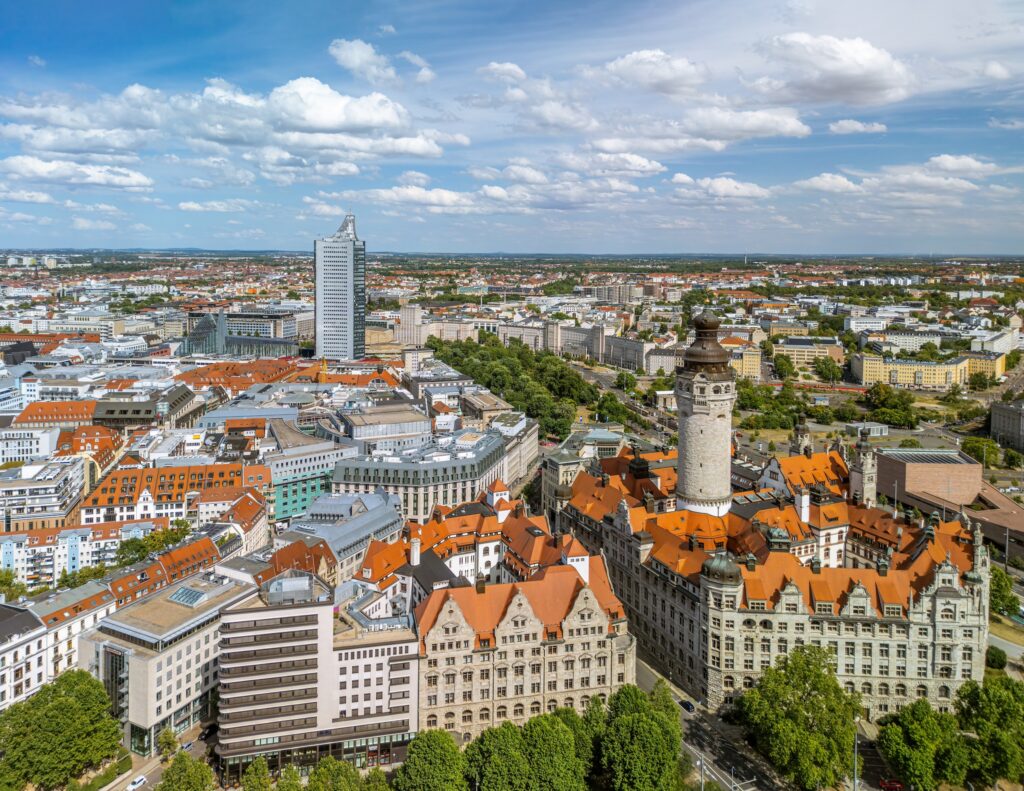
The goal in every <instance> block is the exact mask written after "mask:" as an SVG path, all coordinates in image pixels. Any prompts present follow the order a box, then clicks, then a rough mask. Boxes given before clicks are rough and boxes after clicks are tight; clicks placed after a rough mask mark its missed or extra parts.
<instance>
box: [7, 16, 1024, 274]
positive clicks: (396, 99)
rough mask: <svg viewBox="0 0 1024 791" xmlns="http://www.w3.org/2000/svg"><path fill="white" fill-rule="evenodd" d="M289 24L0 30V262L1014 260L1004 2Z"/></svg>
mask: <svg viewBox="0 0 1024 791" xmlns="http://www.w3.org/2000/svg"><path fill="white" fill-rule="evenodd" d="M304 11H305V13H303V14H302V15H295V14H294V12H291V13H289V11H288V10H285V9H281V8H275V7H273V6H271V5H269V4H257V5H256V6H255V7H249V9H248V10H247V11H246V12H239V11H237V10H235V9H233V8H231V7H230V6H228V5H227V4H218V3H213V4H209V3H203V4H192V3H190V4H181V3H179V4H175V5H173V6H171V7H168V8H159V9H157V8H136V7H134V6H131V5H128V4H121V3H112V4H109V5H106V6H104V7H103V8H102V9H90V10H89V11H88V12H84V11H82V10H81V9H78V8H76V7H75V6H73V5H71V4H68V5H67V6H65V7H64V9H63V11H61V12H60V13H53V10H52V8H48V9H45V10H43V9H39V8H33V7H21V8H8V9H5V10H4V11H2V12H0V27H2V28H3V29H5V30H9V31H18V36H17V38H16V39H15V38H14V37H13V36H10V35H9V36H8V37H7V40H6V41H5V47H4V52H3V55H2V56H0V63H2V64H3V74H2V76H0V233H2V234H3V236H4V238H5V239H6V243H7V244H8V245H9V246H11V247H24V248H68V247H75V248H94V247H104V248H135V247H141V248H171V247H202V248H208V249H218V248H220V249H286V250H296V249H300V250H301V249H308V246H309V240H310V239H312V238H318V237H322V236H323V235H324V234H325V233H327V232H329V231H330V229H332V228H334V227H337V224H338V223H339V222H340V221H341V220H342V218H343V217H344V216H345V214H347V213H349V212H353V213H355V214H357V215H358V216H359V218H360V226H361V230H362V233H363V235H364V236H365V237H366V238H368V239H371V240H372V243H371V248H372V249H373V250H393V251H417V250H419V251H424V250H436V251H447V252H496V251H504V252H508V253H520V252H521V253H544V252H547V253H573V252H579V253H608V254H616V253H634V254H643V253H650V254H655V253H660V254H672V253H701V252H703V253H737V252H742V251H743V250H753V251H759V252H764V253H776V252H778V253H783V252H784V253H792V254H801V253H803V254H810V253H819V254H829V253H840V252H844V253H857V252H860V253H869V254H870V253H893V254H914V253H918V254H928V253H930V252H936V251H943V252H949V253H954V252H955V253H964V254H968V253H978V254H986V253H988V254H1014V253H1019V252H1020V250H1021V248H1022V244H1021V243H1022V241H1024V231H1022V230H1021V228H1020V223H1019V216H1020V215H1021V211H1022V208H1024V206H1022V199H1021V188H1022V187H1024V177H1022V174H1024V159H1022V157H1021V153H1020V152H1021V150H1022V147H1021V145H1020V144H1021V134H1022V132H1024V106H1022V96H1021V93H1020V90H1019V86H1020V75H1021V74H1022V73H1024V55H1022V53H1024V47H1021V43H1022V42H1024V19H1022V16H1021V13H1020V11H1019V9H1016V8H1014V7H1013V5H1012V4H1010V3H998V2H987V3H982V4H980V5H975V6H972V7H970V8H967V7H963V6H961V5H958V4H956V3H952V2H949V3H945V4H940V5H936V4H927V5H926V4H923V3H913V4H907V5H904V6H900V7H898V8H893V7H891V6H888V5H882V4H881V3H875V4H869V5H868V6H867V7H865V6H863V5H861V6H858V7H857V8H846V7H835V5H834V4H832V5H827V6H826V5H825V4H821V3H816V2H813V0H790V2H783V3H771V4H753V3H745V2H732V3H728V4H718V5H712V4H706V3H701V2H690V3H686V4H682V5H672V4H667V3H663V2H643V3H637V4H633V5H631V6H630V8H628V9H623V8H621V7H620V6H618V5H614V6H613V5H612V4H610V3H598V4H588V6H587V8H586V9H582V8H581V7H579V6H574V7H572V8H567V7H559V8H544V7H541V6H539V5H533V4H517V5H512V4H508V5H502V6H497V7H489V8H488V9H481V8H478V7H476V6H474V5H471V4H467V3H462V2H452V3H449V4H446V5H445V6H444V7H434V8H431V9H424V8H421V7H419V6H417V5H415V4H407V3H402V2H395V3H386V4H384V3H374V4H370V5H367V6H366V7H357V6H354V5H353V6H351V7H345V6H341V7H338V6H337V5H332V4H328V3H319V2H311V3H306V4H304ZM311 19H316V20H317V23H316V24H310V20H311Z"/></svg>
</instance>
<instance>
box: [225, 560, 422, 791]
mask: <svg viewBox="0 0 1024 791" xmlns="http://www.w3.org/2000/svg"><path fill="white" fill-rule="evenodd" d="M378 595H379V594H376V593H375V592H373V591H368V592H367V591H366V590H365V589H364V588H362V587H360V586H358V585H350V586H349V587H347V588H345V589H344V590H343V591H341V592H340V593H339V597H338V598H339V600H340V601H341V603H340V604H339V605H338V606H337V608H336V605H335V590H334V589H333V588H332V587H331V586H329V585H327V584H326V583H325V582H324V581H323V580H321V579H319V578H318V577H316V576H314V575H312V574H309V573H306V572H301V571H288V572H284V573H282V574H280V575H278V576H276V577H274V578H273V579H271V580H269V581H267V582H265V583H263V584H262V585H260V587H259V588H258V590H256V591H253V592H250V593H249V595H247V596H246V597H245V598H244V599H242V600H241V601H238V602H236V603H235V604H233V605H232V606H230V607H228V608H227V609H226V610H225V612H224V616H223V627H222V638H221V646H220V652H221V653H220V667H221V686H220V702H219V715H218V724H219V725H220V733H219V738H218V744H217V747H216V752H217V757H218V760H219V762H220V764H221V769H222V772H223V774H224V777H225V779H227V780H228V781H231V780H237V779H238V778H239V777H240V776H241V774H242V773H244V771H245V767H246V766H247V765H248V764H249V763H250V762H251V761H252V760H253V759H254V758H255V757H256V756H257V755H263V756H264V757H265V758H266V760H267V762H268V763H269V764H270V766H271V769H272V770H275V769H279V768H281V767H283V766H285V765H287V764H297V765H299V766H309V765H313V764H316V763H317V762H318V761H319V760H321V759H322V758H324V757H326V756H328V755H331V756H334V757H335V758H337V759H339V760H347V761H351V762H352V763H354V764H355V765H356V766H358V767H368V766H374V765H383V766H387V765H389V764H391V763H394V762H397V761H400V760H401V758H402V757H403V756H404V748H405V745H407V744H408V742H409V741H410V740H411V739H412V737H413V735H414V734H415V731H416V710H415V706H416V701H417V697H416V693H417V682H418V673H417V651H416V635H415V632H414V631H413V629H412V625H411V621H410V620H409V619H408V618H404V619H403V618H386V619H371V618H368V617H366V616H364V615H363V614H362V611H361V607H362V606H363V604H364V603H365V598H366V597H367V596H368V597H370V598H372V597H375V596H378Z"/></svg>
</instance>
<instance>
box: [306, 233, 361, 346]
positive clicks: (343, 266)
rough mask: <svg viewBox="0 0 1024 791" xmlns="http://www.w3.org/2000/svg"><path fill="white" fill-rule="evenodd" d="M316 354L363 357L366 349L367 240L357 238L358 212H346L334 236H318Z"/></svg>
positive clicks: (316, 242)
mask: <svg viewBox="0 0 1024 791" xmlns="http://www.w3.org/2000/svg"><path fill="white" fill-rule="evenodd" d="M313 246H314V251H315V253H316V354H317V357H325V358H327V359H329V360H359V359H362V357H363V356H364V354H365V349H366V242H364V241H362V240H360V239H358V238H357V237H356V218H355V215H352V214H347V215H345V220H344V222H342V224H341V227H340V228H338V230H337V232H336V233H335V234H334V235H333V236H327V237H324V238H323V239H317V240H316V241H315V242H314V243H313Z"/></svg>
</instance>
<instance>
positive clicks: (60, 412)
mask: <svg viewBox="0 0 1024 791" xmlns="http://www.w3.org/2000/svg"><path fill="white" fill-rule="evenodd" d="M95 414H96V402H95V401H33V402H32V403H31V404H29V405H28V406H26V407H25V408H24V409H23V410H21V413H20V414H19V415H18V416H17V417H16V418H14V421H13V422H14V425H39V424H45V423H51V424H56V423H66V422H69V421H75V422H79V423H92V418H93V415H95Z"/></svg>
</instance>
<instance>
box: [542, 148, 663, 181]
mask: <svg viewBox="0 0 1024 791" xmlns="http://www.w3.org/2000/svg"><path fill="white" fill-rule="evenodd" d="M555 161H556V162H557V163H558V164H559V165H561V166H562V167H564V168H567V169H569V170H573V171H577V172H580V173H586V174H587V175H588V176H627V177H643V176H653V175H655V174H657V173H662V172H664V170H665V166H664V165H662V164H661V163H660V162H658V161H656V160H653V159H648V158H647V157H642V156H640V155H639V154H631V153H629V152H623V153H618V154H606V153H602V152H596V153H591V152H587V153H578V152H574V153H565V154H560V155H559V156H557V157H556V160H555Z"/></svg>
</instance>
